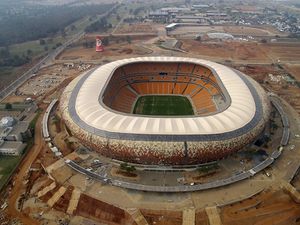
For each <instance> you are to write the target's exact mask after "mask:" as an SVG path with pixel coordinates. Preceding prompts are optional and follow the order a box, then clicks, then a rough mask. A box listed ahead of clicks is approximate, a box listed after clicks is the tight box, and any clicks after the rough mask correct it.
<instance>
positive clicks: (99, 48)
mask: <svg viewBox="0 0 300 225" xmlns="http://www.w3.org/2000/svg"><path fill="white" fill-rule="evenodd" d="M103 50H104V49H103V45H102V40H101V37H100V36H97V37H96V52H103Z"/></svg>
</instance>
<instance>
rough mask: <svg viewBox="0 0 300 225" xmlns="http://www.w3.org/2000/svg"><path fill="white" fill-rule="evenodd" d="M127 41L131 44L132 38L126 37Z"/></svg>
mask: <svg viewBox="0 0 300 225" xmlns="http://www.w3.org/2000/svg"><path fill="white" fill-rule="evenodd" d="M126 41H127V42H128V44H131V37H130V36H129V35H127V36H126Z"/></svg>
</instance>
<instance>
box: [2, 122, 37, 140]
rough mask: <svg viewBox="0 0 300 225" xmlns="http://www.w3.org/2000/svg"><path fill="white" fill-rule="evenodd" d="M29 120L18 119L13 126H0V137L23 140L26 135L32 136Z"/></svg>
mask: <svg viewBox="0 0 300 225" xmlns="http://www.w3.org/2000/svg"><path fill="white" fill-rule="evenodd" d="M28 127H29V122H26V121H18V122H15V123H14V124H13V125H12V126H6V127H1V128H0V139H1V140H5V141H23V137H24V136H31V133H30V131H29V130H28Z"/></svg>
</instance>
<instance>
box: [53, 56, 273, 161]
mask: <svg viewBox="0 0 300 225" xmlns="http://www.w3.org/2000/svg"><path fill="white" fill-rule="evenodd" d="M134 63H139V65H140V64H142V63H159V64H168V63H178V64H181V65H184V64H187V63H188V64H193V65H194V67H195V65H196V66H201V68H202V67H203V68H205V69H208V70H209V71H211V74H212V76H213V78H214V80H215V83H216V84H217V87H218V90H219V93H218V94H216V95H218V96H221V97H222V98H223V99H224V104H223V105H222V107H220V108H219V109H216V110H215V111H214V112H210V113H207V114H203V115H202V114H201V113H199V114H195V115H194V116H183V117H166V116H161V117H159V116H143V115H142V116H141V115H134V114H131V113H130V112H129V113H126V112H124V111H122V110H116V109H115V108H114V109H113V108H112V107H110V105H108V104H107V103H104V102H105V101H106V100H105V98H106V97H105V95H107V93H108V92H109V90H110V85H111V84H112V83H111V82H112V81H111V80H113V79H115V77H114V76H116V75H114V74H115V73H116V71H117V69H120V68H122V67H124V66H126V65H128V64H133V65H134ZM155 65H156V64H155ZM131 67H134V66H131ZM155 73H156V72H155ZM120 76H121V75H120ZM126 76H129V77H130V76H131V75H130V74H127V75H126ZM167 76H168V75H166V77H167ZM166 77H165V78H163V79H167V78H166ZM158 79H159V78H158ZM199 79H200V78H199ZM189 81H191V79H190V80H189ZM127 82H130V81H128V80H127ZM157 82H158V81H157ZM172 82H173V83H174V82H176V80H175V81H174V80H172ZM120 83H121V81H120ZM186 83H188V82H186ZM132 84H133V83H132ZM182 85H183V84H182ZM184 85H187V84H184ZM202 89H203V88H202ZM212 89H213V88H212ZM126 90H127V89H126ZM116 92H117V90H116ZM115 95H117V94H115ZM117 96H118V95H117ZM59 108H60V111H61V114H62V118H63V120H64V122H65V124H66V126H67V127H68V128H69V129H70V131H71V132H72V134H73V135H74V136H75V137H77V138H78V139H79V140H80V141H81V142H82V144H83V145H85V146H87V147H89V148H91V149H93V150H94V151H96V152H99V153H100V154H101V155H103V156H105V157H109V158H113V159H117V160H120V161H125V162H132V163H140V164H156V165H190V164H198V163H205V162H210V161H214V160H218V159H221V158H224V157H226V156H228V155H229V154H231V153H234V152H236V151H238V150H240V149H242V148H243V147H245V146H246V145H247V144H249V143H251V142H253V141H254V140H255V139H256V138H257V137H258V136H259V135H260V134H261V133H262V131H263V130H264V128H265V125H266V122H267V121H268V119H269V114H270V108H271V107H270V101H269V99H268V96H267V95H266V93H265V91H264V90H263V89H262V87H261V86H260V85H259V84H258V83H256V82H255V81H254V80H253V79H251V78H250V77H248V76H246V75H244V74H242V73H240V72H239V71H236V70H233V69H231V68H229V67H226V66H224V65H220V64H217V63H214V62H210V61H206V60H200V59H193V58H180V57H141V58H131V59H125V60H119V61H115V62H112V63H108V64H106V65H103V66H100V67H98V68H97V69H95V70H92V71H89V72H87V73H84V74H82V75H81V76H79V77H77V78H76V79H74V80H73V81H72V82H71V83H70V84H69V85H68V86H67V87H66V89H65V91H64V92H63V95H62V97H61V99H60V106H59ZM124 110H125V111H126V109H124Z"/></svg>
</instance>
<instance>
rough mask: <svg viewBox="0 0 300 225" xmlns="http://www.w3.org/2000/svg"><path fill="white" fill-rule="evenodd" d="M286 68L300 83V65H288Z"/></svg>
mask: <svg viewBox="0 0 300 225" xmlns="http://www.w3.org/2000/svg"><path fill="white" fill-rule="evenodd" d="M284 68H285V69H286V70H287V71H288V72H290V73H291V75H292V76H293V77H295V79H296V80H298V81H300V64H298V65H289V64H286V65H285V66H284Z"/></svg>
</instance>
